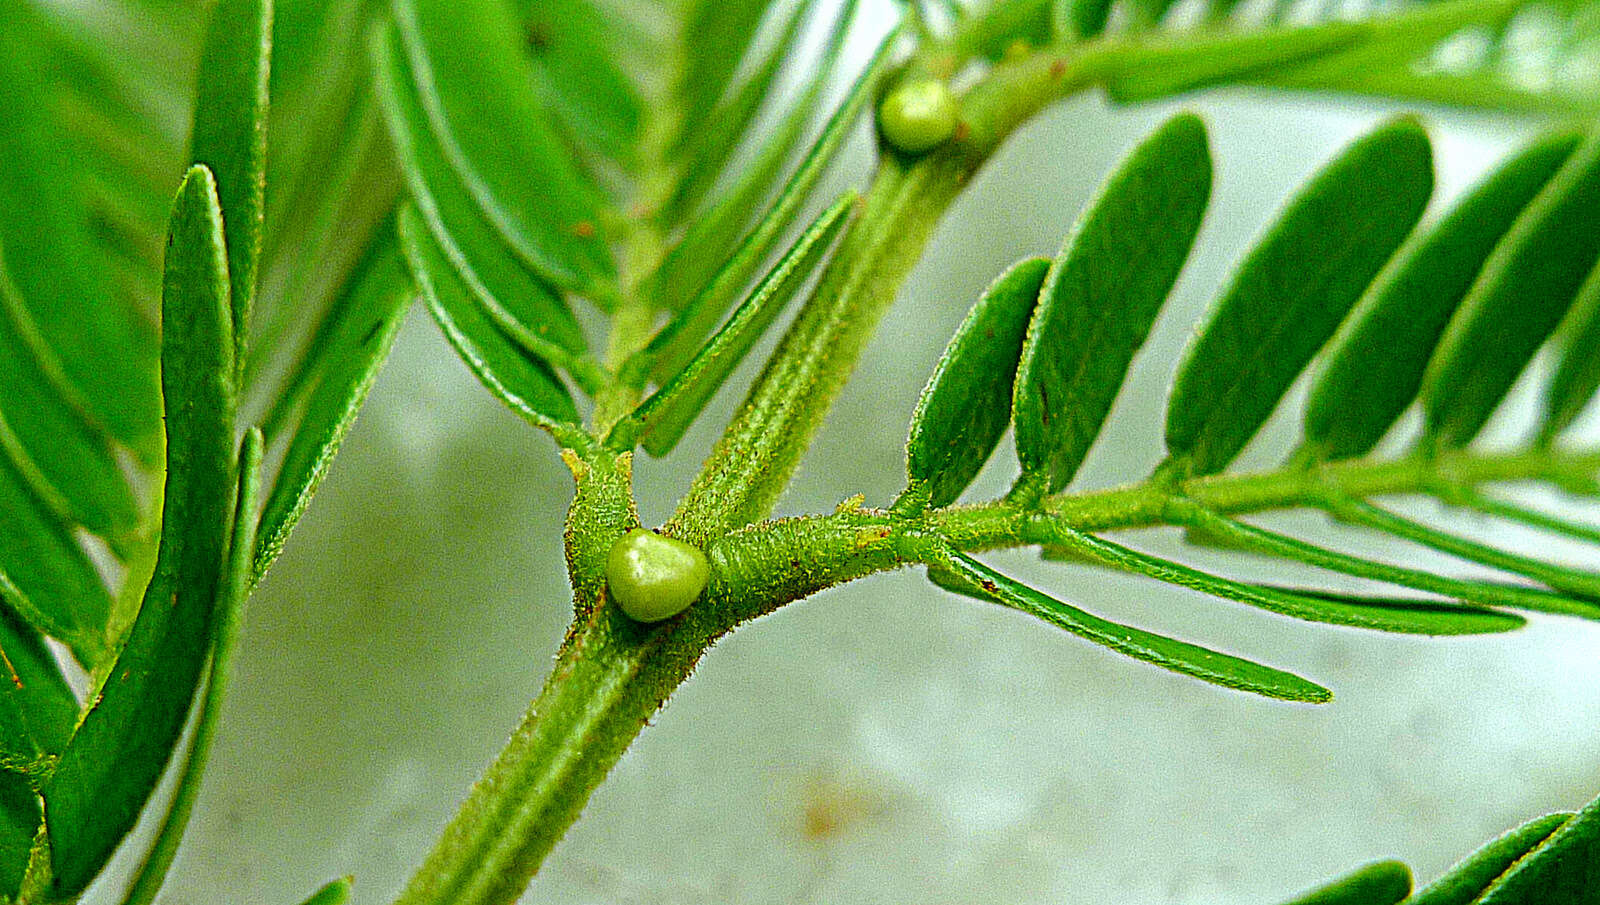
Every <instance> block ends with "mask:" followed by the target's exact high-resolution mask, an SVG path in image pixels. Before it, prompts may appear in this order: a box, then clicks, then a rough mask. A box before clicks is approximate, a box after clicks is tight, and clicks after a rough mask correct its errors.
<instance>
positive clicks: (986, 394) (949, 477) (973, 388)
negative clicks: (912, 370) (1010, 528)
mask: <svg viewBox="0 0 1600 905" xmlns="http://www.w3.org/2000/svg"><path fill="white" fill-rule="evenodd" d="M1049 269H1050V261H1049V260H1048V259H1046V258H1029V259H1027V260H1024V261H1019V262H1018V263H1016V264H1013V265H1012V266H1011V268H1010V269H1009V270H1007V271H1006V272H1005V273H1003V274H1001V275H1000V277H999V278H998V279H996V280H995V281H994V283H992V284H990V286H989V288H988V289H987V290H985V291H984V293H983V295H982V297H980V298H979V299H978V303H977V304H976V305H973V306H972V310H971V311H969V312H968V313H967V317H966V319H965V320H963V321H962V322H961V326H960V327H959V328H958V329H957V330H956V335H955V337H954V338H953V339H951V340H950V345H949V346H947V347H946V348H945V350H944V355H943V356H941V357H940V358H939V363H938V364H937V365H935V366H934V369H933V376H932V377H930V378H929V379H928V385H927V387H926V388H925V389H924V390H923V391H922V396H921V397H920V398H919V399H918V400H917V409H916V412H915V413H914V414H913V415H912V416H911V435H910V437H908V438H907V439H906V477H907V479H908V481H909V483H908V486H907V488H906V497H905V499H906V500H907V501H911V500H917V501H918V504H917V505H923V506H932V507H934V508H938V507H941V506H948V505H949V504H951V503H953V502H955V501H956V498H957V497H959V496H961V492H962V491H964V490H966V489H967V485H969V484H971V483H972V479H973V478H975V477H977V476H978V472H979V470H981V469H982V468H983V463H985V462H987V461H988V460H989V454H990V453H993V452H994V447H995V444H997V443H999V442H1000V435H1001V434H1003V433H1005V430H1006V425H1008V424H1010V423H1011V392H1012V384H1013V382H1014V381H1015V378H1016V372H1017V362H1018V360H1019V359H1020V358H1021V356H1022V341H1023V338H1024V337H1025V336H1026V335H1027V332H1028V321H1029V320H1030V319H1031V318H1032V316H1033V308H1034V305H1035V303H1037V302H1038V300H1039V290H1040V288H1041V287H1043V286H1044V278H1045V273H1046V272H1047V271H1048V270H1049ZM897 508H898V504H897Z"/></svg>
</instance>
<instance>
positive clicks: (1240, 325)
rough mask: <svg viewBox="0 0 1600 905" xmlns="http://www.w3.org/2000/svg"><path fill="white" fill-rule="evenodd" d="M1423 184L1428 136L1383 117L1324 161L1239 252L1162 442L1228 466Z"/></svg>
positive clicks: (1425, 188) (1395, 232) (1368, 275)
mask: <svg viewBox="0 0 1600 905" xmlns="http://www.w3.org/2000/svg"><path fill="white" fill-rule="evenodd" d="M1432 190H1433V166H1432V155H1431V153H1430V150H1429V146H1428V135H1427V133H1426V132H1424V131H1423V130H1422V126H1421V125H1419V124H1418V123H1417V122H1416V121H1415V120H1413V119H1408V118H1402V119H1396V120H1391V121H1389V122H1388V123H1386V124H1384V125H1383V126H1380V127H1379V128H1377V129H1375V130H1373V131H1372V132H1370V133H1368V134H1367V135H1365V136H1363V137H1362V138H1360V139H1357V140H1356V141H1355V142H1353V143H1352V144H1351V145H1350V146H1349V147H1348V148H1346V149H1345V150H1344V152H1343V153H1341V154H1340V155H1339V156H1338V157H1337V158H1335V159H1334V160H1333V162H1331V163H1329V164H1328V165H1327V166H1325V167H1323V168H1322V170H1321V172H1319V173H1318V174H1317V175H1316V176H1315V177H1314V178H1313V179H1312V180H1311V182H1310V183H1309V184H1307V185H1306V187H1305V188H1304V189H1302V190H1301V191H1300V193H1299V194H1298V195H1297V196H1296V197H1295V198H1294V200H1293V201H1292V202H1290V204H1289V206H1288V207H1287V209H1285V210H1284V212H1283V213H1282V214H1281V215H1280V216H1279V218H1278V220H1277V222H1276V223H1274V224H1273V225H1272V227H1271V228H1270V229H1269V230H1268V231H1267V233H1266V235H1265V236H1263V237H1262V239H1261V241H1260V242H1259V243H1257V245H1256V246H1255V248H1253V249H1251V251H1250V253H1249V254H1248V255H1246V256H1245V259H1244V261H1243V262H1242V263H1241V264H1240V265H1239V268H1238V270H1237V271H1235V273H1234V275H1233V280H1232V282H1231V283H1230V284H1229V286H1228V288H1227V289H1226V290H1225V291H1224V292H1223V295H1222V297H1221V299H1220V300H1219V301H1218V302H1217V303H1216V306H1215V308H1214V309H1213V310H1212V313H1211V316H1210V319H1209V321H1208V323H1207V325H1206V326H1205V327H1204V328H1203V331H1202V332H1201V333H1200V334H1199V336H1197V337H1196V339H1195V340H1194V341H1193V342H1191V343H1190V344H1189V348H1188V351H1187V352H1186V353H1185V354H1184V360H1183V364H1182V365H1181V366H1180V367H1179V369H1178V376H1177V381H1176V383H1175V384H1174V386H1173V390H1172V399H1171V403H1170V406H1169V408H1168V409H1167V429H1166V436H1167V448H1168V450H1170V451H1171V453H1172V456H1173V458H1174V459H1177V460H1180V461H1186V463H1187V466H1188V467H1189V468H1191V469H1192V473H1194V474H1210V473H1213V472H1218V471H1221V470H1222V469H1224V468H1227V467H1228V464H1229V463H1230V462H1232V461H1233V460H1234V457H1236V456H1237V455H1238V454H1239V452H1240V451H1241V450H1242V449H1244V447H1245V444H1247V443H1249V442H1250V439H1251V438H1252V437H1254V436H1255V434H1256V432H1257V431H1259V430H1260V429H1261V426H1262V425H1263V424H1264V423H1265V422H1266V420H1267V418H1268V417H1269V416H1270V415H1271V414H1272V411H1273V409H1275V408H1276V407H1277V405H1278V400H1279V399H1281V398H1282V397H1283V394H1284V393H1285V392H1287V391H1288V389H1289V387H1290V385H1291V384H1293V383H1294V380H1295V378H1296V377H1297V376H1298V375H1299V374H1300V372H1301V371H1302V370H1303V369H1304V368H1305V366H1306V364H1307V363H1308V362H1309V361H1310V360H1311V358H1312V356H1314V355H1315V354H1316V353H1317V350H1318V349H1320V348H1322V346H1323V344H1324V343H1326V342H1327V341H1328V339H1329V337H1331V336H1332V335H1333V332H1334V330H1335V329H1336V328H1337V327H1338V326H1339V322H1340V321H1341V320H1343V319H1344V317H1345V315H1346V314H1347V313H1349V311H1350V308H1351V307H1352V306H1353V305H1355V303H1356V301H1357V299H1359V298H1360V297H1361V294H1362V292H1363V291H1364V290H1365V289H1366V288H1367V284H1368V283H1370V282H1371V281H1372V278H1373V276H1375V275H1376V274H1377V272H1378V270H1379V268H1381V267H1382V266H1383V263H1384V262H1385V261H1386V260H1388V258H1389V256H1390V255H1391V254H1392V253H1393V252H1394V250H1395V248H1397V247H1398V246H1399V245H1400V242H1401V241H1402V240H1403V239H1405V237H1406V234H1407V233H1408V232H1410V231H1411V228H1412V226H1413V225H1415V224H1416V222H1417V218H1418V217H1420V216H1421V215H1422V210H1423V208H1424V207H1426V206H1427V203H1428V195H1429V194H1430V193H1431V192H1432Z"/></svg>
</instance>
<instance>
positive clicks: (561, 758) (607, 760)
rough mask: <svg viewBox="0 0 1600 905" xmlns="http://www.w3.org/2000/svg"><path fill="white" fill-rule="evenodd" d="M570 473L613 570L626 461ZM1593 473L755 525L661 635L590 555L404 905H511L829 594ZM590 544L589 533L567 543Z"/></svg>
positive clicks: (1165, 490) (622, 519)
mask: <svg viewBox="0 0 1600 905" xmlns="http://www.w3.org/2000/svg"><path fill="white" fill-rule="evenodd" d="M569 461H570V462H571V463H573V464H574V466H575V471H576V472H577V473H578V485H579V492H578V499H577V500H576V501H575V504H574V507H573V511H574V513H575V515H574V516H573V518H572V519H571V520H570V521H569V541H568V549H569V551H572V552H569V555H573V553H578V552H579V551H585V550H587V551H600V552H601V554H603V551H604V550H605V549H607V548H608V546H609V541H608V540H607V538H610V539H614V538H615V537H616V536H617V534H619V533H620V530H621V526H623V525H629V524H631V523H634V522H636V521H637V519H636V516H635V515H634V513H633V509H632V501H631V499H630V498H629V496H628V487H629V484H630V477H631V476H630V475H629V473H628V468H629V465H628V457H627V456H626V455H624V456H619V457H617V458H616V459H600V460H596V462H595V463H593V464H590V463H584V462H579V461H578V460H577V459H576V458H573V459H571V460H569ZM1597 472H1600V452H1581V453H1573V452H1556V451H1550V450H1534V451H1530V452H1524V453H1518V454H1514V455H1479V454H1474V453H1470V452H1451V453H1446V454H1443V455H1441V456H1440V457H1439V458H1437V459H1435V460H1423V459H1419V458H1413V459H1404V460H1400V461H1394V462H1372V461H1364V460H1357V461H1351V462H1341V463H1335V464H1331V465H1326V466H1323V467H1321V468H1319V469H1315V470H1306V469H1299V468H1295V469H1288V470H1283V471H1273V472H1264V473H1259V474H1245V475H1213V476H1207V477H1202V478H1193V479H1190V480H1187V481H1184V482H1181V483H1180V484H1178V485H1177V486H1176V487H1173V486H1170V485H1168V484H1166V483H1164V482H1163V481H1161V480H1152V481H1146V482H1143V483H1139V484H1133V485H1128V486H1125V487H1115V488H1110V489H1107V490H1099V491H1092V492H1088V493H1064V494H1057V495H1055V496H1050V497H1046V498H1045V499H1044V500H1043V501H1042V502H1041V503H1040V505H1039V507H1038V508H1037V509H1034V508H1030V507H1023V506H1019V505H1016V504H1014V503H1011V502H1008V501H1005V500H999V501H994V502H989V503H983V504H977V505H962V506H952V507H949V508H946V509H940V510H935V511H932V512H929V513H926V514H925V515H924V516H922V517H919V518H916V519H906V518H902V517H899V516H896V515H893V514H891V513H889V512H887V511H884V510H872V509H862V508H843V509H841V510H840V511H839V512H835V513H833V514H831V515H826V516H811V517H805V518H791V519H780V520H777V521H769V522H764V523H761V524H758V525H750V526H747V527H744V528H742V529H739V530H736V531H734V532H732V533H730V534H728V535H726V536H724V537H722V538H721V539H719V540H718V541H716V542H715V543H713V544H712V545H711V547H710V549H709V551H708V553H709V555H710V558H711V562H712V580H711V584H710V586H709V587H708V588H707V590H706V594H705V597H704V598H703V599H702V600H701V601H700V602H698V603H696V604H695V605H694V606H693V607H691V608H690V609H689V610H688V612H687V613H685V614H684V616H683V617H680V618H679V619H676V620H672V621H669V622H666V623H661V624H660V625H658V626H641V625H639V624H638V623H634V622H631V621H630V620H628V619H627V618H626V617H623V616H621V615H620V614H619V613H618V612H617V611H616V609H615V608H613V607H608V606H600V605H598V604H599V602H600V601H601V600H602V599H603V593H604V592H603V588H604V580H603V578H601V577H600V576H601V575H602V574H603V572H601V571H600V570H602V569H603V566H601V564H600V562H599V559H597V558H595V557H596V556H597V555H599V554H595V553H589V554H579V555H578V558H574V559H571V560H570V561H569V566H570V568H571V569H572V570H573V574H574V586H575V589H576V592H577V596H578V598H579V600H580V607H579V618H578V620H577V622H575V623H574V626H573V630H572V631H571V633H570V634H569V635H568V637H567V640H566V641H565V643H563V645H562V647H561V652H560V654H559V656H558V659H557V661H556V666H555V669H554V671H553V672H552V673H551V675H550V677H549V679H548V680H547V681H546V683H545V686H544V690H543V691H542V692H541V693H540V695H539V698H538V700H536V701H535V702H534V704H533V706H532V707H531V708H530V709H529V711H528V713H527V715H526V717H524V719H523V722H522V725H521V726H519V727H518V728H517V730H516V732H515V734H514V735H513V736H512V739H511V742H510V743H509V744H508V745H507V747H506V748H505V749H504V750H503V751H502V752H501V754H500V756H499V757H498V758H497V759H496V760H495V762H494V764H493V765H492V766H491V767H490V768H489V770H488V772H487V773H485V775H484V777H483V779H482V780H480V781H479V782H478V783H477V784H476V785H475V786H474V787H473V789H472V792H471V793H470V795H469V797H468V800H467V801H466V803H465V804H463V806H462V808H461V810H460V811H459V812H458V813H457V815H456V817H455V819H454V820H453V821H452V823H451V824H450V827H449V829H448V830H447V831H446V833H445V834H444V836H443V838H442V839H441V841H440V843H439V845H438V847H437V848H436V849H435V850H434V852H433V853H432V854H431V855H430V856H429V858H428V860H427V861H426V862H425V863H424V865H423V866H422V868H421V869H420V871H419V872H418V874H417V876H416V878H415V879H413V881H412V883H411V885H409V886H408V887H407V888H406V890H405V892H404V894H403V895H402V896H401V897H400V899H399V900H398V901H397V903H396V905H444V903H450V905H509V903H512V902H515V901H516V900H517V898H518V897H519V896H520V895H521V894H522V892H523V890H524V889H525V888H526V885H527V883H528V882H529V881H530V880H531V878H532V876H533V874H534V872H535V871H536V870H537V869H538V866H539V863H540V862H541V861H542V860H543V858H544V857H545V855H547V854H548V853H549V851H550V849H551V848H552V847H553V846H554V845H555V843H556V842H557V841H559V840H560V838H561V836H562V835H563V834H564V833H565V832H566V830H567V828H568V827H569V826H570V825H571V824H572V822H573V821H574V820H576V819H577V817H578V814H579V812H580V811H581V810H582V809H583V806H584V804H585V803H586V802H587V801H588V798H589V795H590V794H591V793H592V792H593V790H594V789H595V788H597V787H598V786H599V784H600V782H601V780H603V779H604V777H605V775H606V773H607V772H609V771H610V769H611V767H612V766H613V765H614V764H615V763H616V761H617V759H618V758H620V757H621V756H622V753H623V752H624V751H625V750H627V747H628V745H629V744H630V743H631V742H632V741H633V739H634V738H635V737H636V736H637V735H638V733H639V732H640V731H641V730H642V729H643V728H644V726H645V725H646V724H647V723H648V721H649V719H650V718H651V717H652V716H653V715H654V714H655V712H656V711H657V710H658V709H659V708H660V706H661V704H662V702H663V701H665V700H666V698H667V697H668V696H669V695H670V694H671V693H672V691H673V690H674V689H675V688H676V687H677V686H678V684H680V683H681V682H682V681H683V680H684V679H686V678H687V677H688V675H689V673H690V672H691V671H692V670H693V668H694V665H695V663H696V662H698V660H699V658H700V656H701V655H702V654H703V653H704V652H705V650H706V649H707V648H709V646H710V645H711V644H712V643H714V642H715V641H716V639H717V638H719V637H721V636H722V635H724V634H726V633H727V632H729V631H731V630H732V629H733V628H735V627H736V626H738V625H739V624H740V623H743V622H746V621H749V620H751V619H754V618H757V617H759V616H762V615H765V614H767V613H770V612H772V611H773V610H776V609H777V608H779V607H781V606H783V605H784V604H786V603H790V602H792V601H795V600H799V599H802V598H805V597H808V596H810V595H812V594H815V593H817V592H818V591H822V590H825V589H827V588H830V587H834V586H836V585H839V584H843V583H845V582H848V581H852V580H855V579H857V578H862V577H865V576H867V575H871V574H874V573H877V572H883V571H887V570H891V569H895V568H900V567H903V566H906V565H911V564H915V563H920V562H924V561H927V560H928V559H929V558H930V557H936V556H938V555H939V554H940V553H941V551H943V550H944V549H946V545H947V544H948V545H951V546H954V547H955V548H957V549H960V550H964V551H979V550H988V549H995V548H1001V547H1016V546H1024V545H1031V544H1036V543H1040V542H1042V541H1044V540H1047V539H1048V535H1049V534H1050V530H1051V528H1052V527H1053V526H1058V525H1059V526H1066V527H1070V528H1072V529H1073V530H1075V531H1080V532H1093V531H1107V530H1117V529H1126V528H1142V527H1151V526H1155V525H1162V524H1166V518H1165V516H1164V511H1165V508H1166V505H1167V503H1168V501H1169V500H1170V499H1171V498H1172V497H1173V496H1174V494H1181V495H1183V496H1184V497H1186V498H1188V499H1192V500H1193V501H1195V502H1196V503H1199V504H1201V505H1203V506H1205V507H1207V508H1208V509H1211V510H1214V511H1217V512H1222V513H1229V514H1243V513H1251V512H1262V511H1268V510H1274V509H1286V508H1298V507H1301V506H1303V505H1305V504H1306V503H1307V501H1308V500H1313V499H1315V498H1316V496H1317V494H1319V493H1322V492H1325V489H1326V488H1327V487H1328V486H1333V487H1337V488H1339V489H1341V490H1343V491H1345V492H1348V493H1351V494H1355V495H1360V496H1363V497H1367V496H1381V495H1385V494H1401V493H1426V492H1428V491H1429V488H1430V487H1433V486H1435V485H1436V483H1437V481H1438V480H1439V478H1440V476H1441V475H1448V476H1449V479H1450V480H1451V481H1453V482H1455V483H1457V484H1459V485H1462V486H1476V485H1480V484H1485V483H1494V482H1502V481H1518V480H1535V479H1561V478H1582V477H1585V476H1593V475H1594V474H1596V473H1597ZM576 513H583V517H581V518H580V517H579V516H578V515H576ZM579 531H581V532H585V534H584V535H583V536H581V537H575V536H574V535H573V534H572V533H570V532H579ZM585 556H587V557H588V558H584V557H585Z"/></svg>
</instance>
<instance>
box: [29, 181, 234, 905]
mask: <svg viewBox="0 0 1600 905" xmlns="http://www.w3.org/2000/svg"><path fill="white" fill-rule="evenodd" d="M228 294H229V284H228V263H227V258H226V252H225V251H224V248H223V228H222V211H221V209H220V207H219V202H218V200H217V193H216V183H215V182H214V181H213V180H212V178H211V174H210V171H208V170H206V169H205V167H203V166H198V165H197V166H195V167H193V168H191V169H190V170H189V172H188V175H187V176H185V177H184V180H183V185H182V187H181V188H180V189H179V190H178V197H177V200H176V201H175V202H174V204H173V210H172V226H171V229H170V232H169V238H168V246H167V263H166V270H165V277H164V280H163V289H162V324H163V330H162V341H161V362H162V367H161V383H162V393H163V396H164V398H165V400H166V428H167V482H166V489H165V494H164V501H163V504H162V530H161V545H160V552H159V553H158V555H157V560H156V568H155V574H154V575H153V576H152V577H151V579H150V584H149V586H148V587H146V589H145V594H144V602H143V603H142V605H141V606H140V607H139V614H138V617H137V618H136V619H135V620H134V623H133V626H132V628H131V629H130V630H129V632H128V635H127V638H126V641H125V643H124V645H123V647H122V649H121V651H120V652H119V653H118V655H117V661H116V664H115V665H114V667H113V668H112V669H111V670H110V671H109V672H108V673H107V678H106V681H105V684H104V686H103V688H102V689H101V692H100V696H99V699H98V700H97V701H96V702H95V704H94V706H93V707H91V708H90V710H89V712H88V713H87V714H86V715H85V716H84V718H83V721H82V723H81V724H79V726H78V729H77V732H75V733H74V734H73V736H72V741H71V742H70V743H69V744H68V745H67V748H66V751H64V752H63V753H62V755H61V760H60V762H59V763H58V764H57V766H56V769H55V772H54V773H53V774H52V775H51V777H50V780H49V782H48V784H47V785H46V786H45V787H44V800H45V814H46V820H47V822H48V826H49V832H50V840H51V854H52V859H53V865H54V869H55V889H54V891H55V893H56V894H57V895H60V896H62V897H70V896H74V895H76V894H78V893H79V892H81V891H82V890H83V889H84V887H86V886H87V885H88V884H89V881H91V880H93V879H94V877H95V875H96V874H97V873H99V871H100V868H101V866H102V865H104V864H105V863H106V860H107V859H108V858H110V857H111V853H112V851H113V850H114V849H115V848H116V846H117V843H118V842H119V841H121V839H122V837H123V835H125V834H126V833H127V832H128V830H129V829H131V828H132V827H133V824H134V821H135V819H137V818H138V816H139V810H140V809H141V808H142V807H143V805H144V802H145V800H146V799H147V798H148V797H149V795H150V793H151V791H152V790H153V789H154V788H155V785H156V782H157V780H158V779H160V776H161V771H162V768H163V767H164V766H165V764H166V762H167V758H168V756H169V755H170V754H171V752H172V747H173V745H174V744H176V742H177V740H178V735H179V733H180V732H181V730H182V728H183V723H184V719H185V717H186V716H187V714H188V711H189V703H190V701H191V700H192V699H193V697H194V693H195V688H196V686H197V685H198V684H199V680H200V672H201V669H202V667H203V666H204V664H205V658H206V649H207V647H208V644H209V641H210V638H211V626H212V621H213V614H214V612H215V609H216V605H217V602H218V598H219V595H221V594H222V593H224V592H223V578H224V575H225V572H226V569H227V548H228V534H229V530H230V523H231V521H232V511H231V510H232V503H233V496H234V468H235V448H234V439H233V420H234V411H235V408H236V406H237V394H236V391H235V388H234V374H235V371H234V360H233V349H234V346H233V318H232V312H231V309H230V304H229V298H228Z"/></svg>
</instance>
